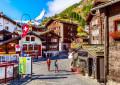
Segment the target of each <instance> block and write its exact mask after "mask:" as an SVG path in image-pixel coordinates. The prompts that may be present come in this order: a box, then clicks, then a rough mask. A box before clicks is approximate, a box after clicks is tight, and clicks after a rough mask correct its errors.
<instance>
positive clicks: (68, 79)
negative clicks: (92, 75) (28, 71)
mask: <svg viewBox="0 0 120 85" xmlns="http://www.w3.org/2000/svg"><path fill="white" fill-rule="evenodd" d="M57 59H58V66H59V72H57V73H55V72H54V65H53V63H54V58H52V59H51V62H52V63H51V71H50V72H49V71H48V70H47V65H46V60H44V61H37V62H33V78H32V81H31V79H30V77H27V78H23V79H21V80H20V81H19V82H18V81H17V80H14V81H12V82H11V83H7V84H8V85H100V84H98V83H97V82H96V81H95V82H93V81H90V80H87V78H85V77H83V76H81V75H80V74H76V73H73V72H71V71H70V60H69V59H67V56H65V55H64V56H63V55H61V56H60V57H57Z"/></svg>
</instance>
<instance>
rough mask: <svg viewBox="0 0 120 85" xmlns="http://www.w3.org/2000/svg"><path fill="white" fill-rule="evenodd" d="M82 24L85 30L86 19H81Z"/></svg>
mask: <svg viewBox="0 0 120 85" xmlns="http://www.w3.org/2000/svg"><path fill="white" fill-rule="evenodd" d="M80 23H81V26H82V27H83V28H84V27H85V25H86V22H85V20H84V19H81V21H80Z"/></svg>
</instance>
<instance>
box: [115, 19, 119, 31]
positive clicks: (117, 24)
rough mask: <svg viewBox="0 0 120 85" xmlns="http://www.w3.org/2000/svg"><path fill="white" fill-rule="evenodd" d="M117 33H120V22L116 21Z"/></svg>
mask: <svg viewBox="0 0 120 85" xmlns="http://www.w3.org/2000/svg"><path fill="white" fill-rule="evenodd" d="M115 25H116V26H115V31H119V30H120V21H115Z"/></svg>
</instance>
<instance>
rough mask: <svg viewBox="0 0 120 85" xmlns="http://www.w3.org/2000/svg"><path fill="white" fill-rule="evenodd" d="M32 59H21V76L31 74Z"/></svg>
mask: <svg viewBox="0 0 120 85" xmlns="http://www.w3.org/2000/svg"><path fill="white" fill-rule="evenodd" d="M31 63H32V62H31V57H19V74H31Z"/></svg>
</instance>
